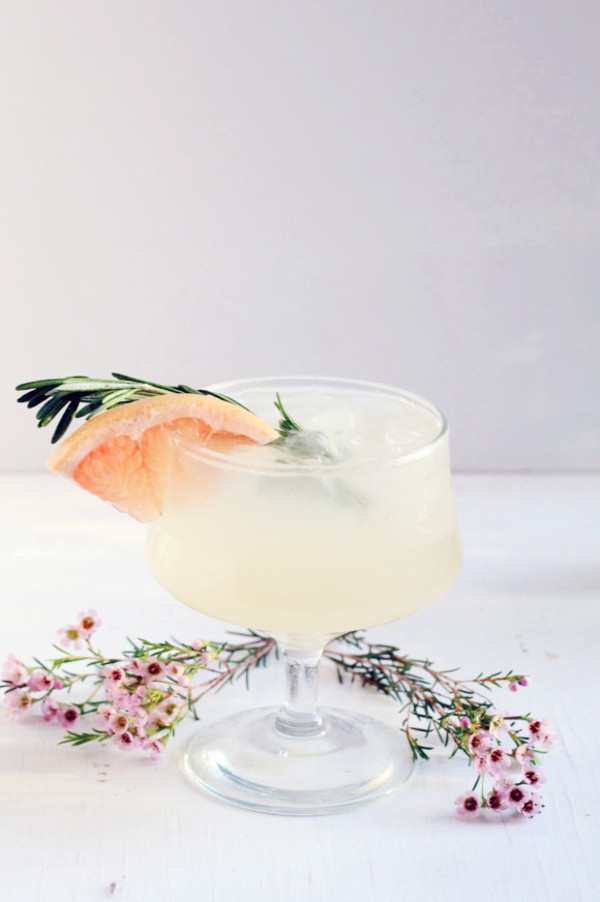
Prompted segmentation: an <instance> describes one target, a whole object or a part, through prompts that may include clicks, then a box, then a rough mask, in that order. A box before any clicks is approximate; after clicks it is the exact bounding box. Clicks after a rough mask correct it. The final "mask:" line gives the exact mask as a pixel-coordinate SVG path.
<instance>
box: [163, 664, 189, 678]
mask: <svg viewBox="0 0 600 902" xmlns="http://www.w3.org/2000/svg"><path fill="white" fill-rule="evenodd" d="M165 670H166V672H167V673H168V674H169V676H171V677H173V678H174V679H176V680H179V678H180V677H181V676H182V675H183V673H184V670H185V668H184V666H183V664H182V663H181V661H169V663H168V664H167V666H166V668H165Z"/></svg>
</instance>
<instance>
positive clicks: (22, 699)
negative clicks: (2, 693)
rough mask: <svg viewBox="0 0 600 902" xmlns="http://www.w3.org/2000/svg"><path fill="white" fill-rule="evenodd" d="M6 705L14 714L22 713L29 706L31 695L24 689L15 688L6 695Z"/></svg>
mask: <svg viewBox="0 0 600 902" xmlns="http://www.w3.org/2000/svg"><path fill="white" fill-rule="evenodd" d="M6 705H7V707H8V708H9V709H10V710H12V711H13V712H14V713H15V714H24V713H25V711H27V710H28V709H29V708H30V706H31V696H30V695H29V693H28V692H26V691H25V690H24V689H23V690H21V691H20V692H19V691H17V690H15V691H13V692H9V693H8V694H7V696H6Z"/></svg>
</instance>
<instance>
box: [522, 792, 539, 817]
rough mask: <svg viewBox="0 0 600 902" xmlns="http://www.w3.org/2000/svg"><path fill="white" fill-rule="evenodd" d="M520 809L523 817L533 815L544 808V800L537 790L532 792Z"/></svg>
mask: <svg viewBox="0 0 600 902" xmlns="http://www.w3.org/2000/svg"><path fill="white" fill-rule="evenodd" d="M519 810H520V812H521V814H522V815H523V817H533V815H534V814H539V813H540V811H541V810H542V800H541V799H540V797H539V796H538V795H537V794H536V793H535V792H532V793H531V794H530V796H529V798H528V799H526V801H525V802H523V804H522V805H521V808H520V809H519Z"/></svg>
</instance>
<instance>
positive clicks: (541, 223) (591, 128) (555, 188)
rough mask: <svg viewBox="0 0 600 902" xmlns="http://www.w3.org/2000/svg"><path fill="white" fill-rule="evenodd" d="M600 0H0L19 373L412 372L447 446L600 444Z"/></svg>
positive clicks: (9, 298)
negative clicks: (441, 423) (446, 435)
mask: <svg viewBox="0 0 600 902" xmlns="http://www.w3.org/2000/svg"><path fill="white" fill-rule="evenodd" d="M599 47H600V7H599V6H598V4H597V3H596V2H595V0H579V2H575V3H574V2H570V0H543V2H542V0H527V2H523V0H503V2H500V0H489V2H480V0H477V2H476V0H455V2H452V3H447V2H441V0H438V2H408V0H393V2H392V0H378V2H365V0H360V2H353V0H323V2H316V0H315V2H313V0H270V2H268V0H256V2H254V0H219V2H216V0H215V2H209V0H194V2H192V0H179V2H166V0H164V2H158V0H143V2H142V0H127V2H123V0H103V2H101V3H100V2H82V0H54V2H48V0H20V2H18V3H10V2H8V3H3V4H2V5H1V7H0V87H1V90H0V123H1V128H2V140H1V141H0V179H1V197H2V202H1V211H0V226H1V229H2V240H1V242H0V253H1V255H2V256H1V259H0V279H1V292H0V297H1V299H2V300H1V303H2V305H3V317H2V322H3V329H2V331H3V336H2V339H3V340H2V354H1V355H0V356H1V369H2V372H1V373H0V377H1V385H2V392H1V393H0V403H1V410H0V415H1V416H2V421H3V423H5V426H6V430H7V431H6V432H5V436H4V441H3V442H2V449H1V457H0V467H8V468H36V467H40V466H41V465H42V463H43V460H44V459H45V457H46V456H47V450H48V440H49V435H47V434H44V433H37V432H36V431H35V429H34V422H33V416H32V415H31V414H30V413H28V412H27V411H25V410H24V409H23V408H22V407H18V406H17V405H16V404H15V402H14V392H13V388H12V387H13V386H14V385H15V384H16V383H17V382H19V381H23V380H26V379H32V378H42V377H47V376H51V375H57V374H58V375H68V374H74V373H80V372H81V373H88V374H90V375H104V374H108V372H109V371H110V370H111V369H119V370H121V371H125V372H132V373H133V374H136V375H140V376H144V377H146V378H151V379H158V380H164V381H173V382H175V381H181V380H183V381H186V382H189V383H191V384H195V385H198V386H202V385H206V384H210V383H212V382H216V381H220V380H223V379H228V378H234V377H240V376H254V375H263V374H277V373H278V372H279V373H293V372H310V373H319V374H325V375H340V376H354V377H361V378H365V379H372V380H376V381H385V382H390V383H393V384H397V385H401V386H402V387H404V388H407V389H409V390H412V391H416V392H418V393H421V394H423V395H426V396H428V397H430V398H431V400H433V401H435V402H437V403H438V404H439V405H440V406H441V407H442V408H443V409H445V410H446V412H447V414H448V416H449V418H450V420H451V422H452V425H453V430H454V432H453V449H454V463H455V466H456V467H457V468H459V469H482V470H485V469H508V470H510V469H541V470H543V469H546V470H548V469H550V470H552V469H563V470H564V469H575V470H586V469H593V468H597V467H599V466H600V437H599V430H598V404H597V398H598V396H599V394H600V384H599V379H598V376H599V366H598V362H597V354H598V346H599V338H600V326H599V319H600V318H599V316H598V307H599V301H598V285H599V281H600V280H599V275H600V273H599V269H600V267H599V263H598V257H599V255H598V243H599V231H600V229H599V226H600V214H599V194H600V191H599V187H600V171H599V166H598V159H599V150H600V148H599V143H600V142H599V137H600V128H599V119H600V104H599V103H598V85H599V84H600V53H599V52H598V51H599Z"/></svg>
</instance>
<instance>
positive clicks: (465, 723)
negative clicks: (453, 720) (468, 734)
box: [459, 717, 471, 730]
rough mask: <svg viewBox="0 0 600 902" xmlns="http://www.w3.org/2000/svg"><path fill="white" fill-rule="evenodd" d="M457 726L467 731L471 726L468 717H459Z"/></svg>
mask: <svg viewBox="0 0 600 902" xmlns="http://www.w3.org/2000/svg"><path fill="white" fill-rule="evenodd" d="M459 724H460V725H461V727H462V728H463V730H468V729H469V727H470V726H471V721H470V720H469V718H468V717H461V718H460V720H459Z"/></svg>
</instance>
